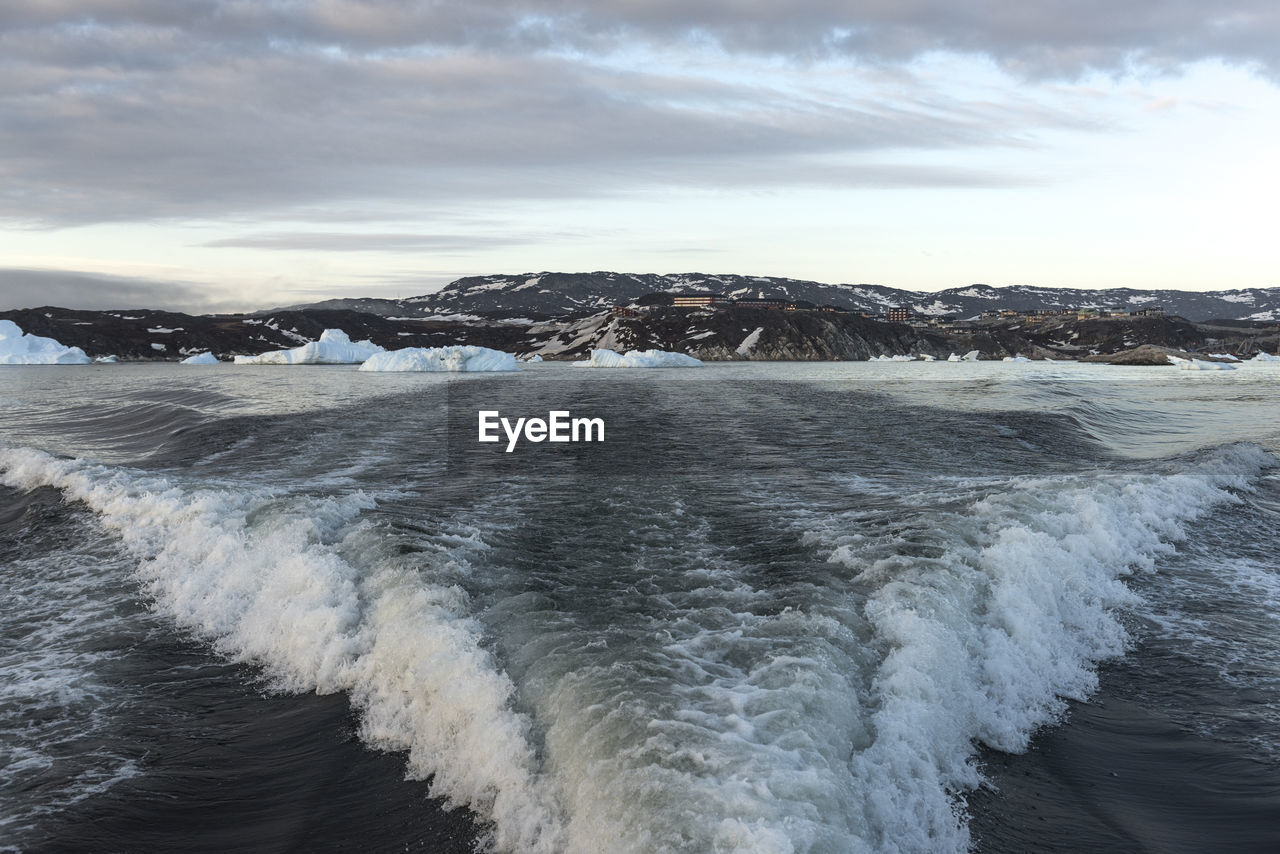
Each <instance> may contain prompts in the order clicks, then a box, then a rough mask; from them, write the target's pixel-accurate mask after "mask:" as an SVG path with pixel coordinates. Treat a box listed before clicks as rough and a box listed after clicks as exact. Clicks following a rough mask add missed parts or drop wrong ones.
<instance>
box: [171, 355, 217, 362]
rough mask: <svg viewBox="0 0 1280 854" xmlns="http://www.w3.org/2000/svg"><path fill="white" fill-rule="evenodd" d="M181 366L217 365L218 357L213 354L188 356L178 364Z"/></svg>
mask: <svg viewBox="0 0 1280 854" xmlns="http://www.w3.org/2000/svg"><path fill="white" fill-rule="evenodd" d="M178 364H179V365H216V364H218V357H217V356H215V355H213V354H212V353H197V354H195V355H194V356H188V357H187V358H185V359H183V360H182V361H181V362H179V363H178Z"/></svg>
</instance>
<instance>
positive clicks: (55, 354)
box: [0, 320, 93, 365]
mask: <svg viewBox="0 0 1280 854" xmlns="http://www.w3.org/2000/svg"><path fill="white" fill-rule="evenodd" d="M92 362H93V360H92V359H90V358H89V357H88V356H86V355H85V353H84V351H83V350H81V349H80V348H79V347H67V346H66V345H64V344H62V343H61V342H58V341H55V340H53V339H52V338H41V337H40V336H39V335H25V334H23V332H22V330H21V329H20V328H19V327H18V324H16V323H14V322H13V321H12V320H0V365H88V364H90V363H92Z"/></svg>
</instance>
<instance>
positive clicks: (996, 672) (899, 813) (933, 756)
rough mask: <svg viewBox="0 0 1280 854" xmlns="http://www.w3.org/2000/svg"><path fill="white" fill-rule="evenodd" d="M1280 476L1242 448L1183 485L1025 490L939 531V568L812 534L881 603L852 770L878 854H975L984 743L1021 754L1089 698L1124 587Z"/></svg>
mask: <svg viewBox="0 0 1280 854" xmlns="http://www.w3.org/2000/svg"><path fill="white" fill-rule="evenodd" d="M1273 462H1274V460H1272V459H1271V458H1270V457H1269V456H1268V455H1266V454H1265V453H1264V452H1263V451H1262V450H1261V449H1258V448H1256V447H1253V446H1239V447H1234V448H1230V449H1226V450H1223V451H1221V452H1220V453H1218V454H1216V455H1215V456H1214V457H1213V458H1211V459H1209V460H1207V461H1206V462H1204V463H1202V464H1201V465H1200V466H1198V467H1196V468H1194V469H1192V470H1190V471H1187V472H1185V473H1182V474H1176V475H1171V476H1159V475H1147V476H1135V475H1127V474H1116V475H1108V474H1103V473H1099V474H1097V475H1091V476H1079V477H1075V478H1054V479H1044V480H1019V481H1013V482H1010V483H1009V484H1007V486H1006V487H1005V488H1004V489H999V490H995V491H993V492H992V493H991V494H990V496H989V497H987V498H983V499H981V500H978V501H976V502H974V503H972V504H971V505H970V506H969V507H968V508H967V509H965V510H964V511H963V512H962V513H959V514H957V515H955V516H954V517H953V518H951V519H946V518H943V519H938V518H936V517H935V518H931V525H933V526H936V527H934V528H931V530H933V531H936V532H937V536H938V537H940V538H942V541H941V545H943V546H944V547H943V548H940V549H939V550H938V554H937V556H935V557H920V556H919V555H915V556H908V555H905V554H903V553H902V549H901V548H900V545H901V543H900V541H898V540H897V539H896V537H889V538H888V539H887V540H886V541H885V542H882V543H879V544H876V543H873V542H869V541H868V540H867V539H866V538H865V537H864V536H863V535H862V534H861V533H860V532H840V531H838V530H832V529H827V530H820V531H817V532H811V536H812V537H813V538H814V540H815V541H817V542H825V543H826V544H827V545H828V547H830V548H831V549H832V551H831V560H832V561H834V562H838V563H841V564H844V565H846V566H847V567H849V568H850V569H852V570H854V571H856V572H857V573H858V575H857V577H856V582H857V583H858V584H859V585H863V586H865V587H866V588H867V589H870V590H873V591H875V592H874V593H872V594H871V596H870V597H869V599H868V600H867V602H866V605H865V608H864V614H865V616H866V618H867V620H868V621H869V623H870V626H871V630H872V633H873V637H874V644H875V645H876V647H877V648H878V649H880V650H883V658H882V660H881V661H880V663H879V665H878V666H877V667H876V670H875V674H874V677H873V678H872V683H871V684H872V686H873V692H874V695H875V697H876V702H875V703H874V706H875V712H874V714H873V715H872V716H871V720H870V728H871V731H872V732H873V733H874V737H873V740H872V742H871V743H870V745H868V746H867V747H866V749H865V750H859V751H855V753H854V754H853V758H852V763H851V766H852V769H853V773H854V776H855V778H856V780H857V784H856V785H857V788H858V790H859V791H862V792H865V793H868V794H867V797H866V799H865V801H864V802H863V804H862V808H863V809H864V811H865V813H866V816H867V824H868V827H869V828H871V829H873V830H874V832H875V836H874V838H873V839H872V840H871V841H872V843H873V844H872V847H873V849H875V850H878V851H956V852H960V851H965V850H966V849H967V848H968V846H969V836H968V830H967V827H966V826H965V825H964V824H963V822H962V820H961V818H960V817H959V815H958V813H957V811H956V802H955V796H956V795H957V794H958V793H960V792H962V791H963V790H965V789H969V788H972V787H974V786H977V785H978V784H979V783H980V782H981V775H980V773H979V770H978V768H976V767H975V765H974V764H973V754H974V744H986V745H989V746H991V747H995V748H997V749H1000V750H1005V751H1013V752H1021V751H1023V750H1025V749H1026V746H1027V742H1028V739H1029V738H1030V736H1031V734H1032V733H1033V732H1034V731H1035V729H1036V728H1037V727H1039V726H1041V725H1043V724H1045V723H1048V722H1050V721H1052V720H1054V719H1055V718H1056V717H1057V716H1058V715H1059V714H1060V713H1061V712H1062V710H1063V708H1064V700H1063V698H1074V699H1083V698H1085V697H1087V696H1088V694H1089V693H1090V692H1091V691H1093V690H1094V689H1095V688H1096V685H1097V676H1096V672H1095V670H1094V666H1095V665H1096V663H1097V662H1098V661H1100V660H1101V659H1103V658H1106V657H1109V656H1114V655H1117V654H1119V653H1121V652H1122V651H1123V650H1124V648H1125V645H1126V643H1127V635H1126V632H1125V629H1124V627H1123V625H1122V623H1121V621H1120V619H1119V618H1118V615H1117V609H1120V608H1124V607H1127V606H1131V605H1133V604H1135V603H1136V602H1137V598H1136V596H1135V595H1134V594H1133V593H1132V592H1131V591H1130V590H1129V588H1128V587H1127V586H1126V585H1125V583H1124V577H1125V576H1126V575H1128V574H1129V573H1130V572H1132V571H1135V570H1149V569H1151V568H1152V567H1153V566H1154V561H1155V559H1156V557H1158V556H1159V555H1161V554H1164V553H1167V552H1168V551H1170V550H1171V548H1172V546H1171V545H1170V544H1171V543H1172V542H1175V541H1177V540H1180V539H1182V538H1183V537H1184V536H1185V535H1186V524H1187V523H1188V522H1190V521H1192V520H1194V519H1196V518H1197V517H1199V516H1200V515H1201V514H1203V513H1205V512H1206V511H1207V510H1209V509H1210V508H1212V507H1214V506H1216V505H1219V504H1222V503H1224V502H1233V501H1235V500H1237V499H1235V498H1234V496H1233V495H1232V494H1231V493H1230V491H1229V490H1230V489H1232V488H1248V487H1249V481H1250V479H1251V478H1252V477H1255V476H1256V474H1257V473H1258V471H1259V470H1260V469H1261V468H1262V467H1263V466H1265V465H1268V464H1271V463H1273ZM948 529H950V530H948Z"/></svg>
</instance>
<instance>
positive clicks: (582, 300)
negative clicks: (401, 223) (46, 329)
mask: <svg viewBox="0 0 1280 854" xmlns="http://www.w3.org/2000/svg"><path fill="white" fill-rule="evenodd" d="M707 291H710V292H714V293H721V294H726V295H729V296H732V297H735V298H761V297H776V298H783V299H789V300H799V301H804V302H809V303H813V304H814V305H836V306H840V307H841V308H847V309H852V310H856V311H861V312H868V313H870V314H881V313H883V312H884V311H885V309H887V308H891V307H898V306H901V307H907V308H910V309H911V310H912V311H914V312H915V313H917V314H921V315H926V316H935V317H936V316H943V315H954V316H957V317H962V318H963V317H973V316H975V315H978V314H980V313H982V312H983V311H987V310H989V309H1001V308H1007V309H1014V310H1019V311H1023V310H1028V309H1048V308H1063V307H1107V306H1124V307H1127V308H1129V309H1136V308H1145V307H1155V308H1163V309H1164V310H1165V312H1166V313H1168V314H1173V315H1178V316H1181V317H1185V318H1187V319H1188V320H1193V321H1197V322H1199V321H1206V320H1210V319H1214V318H1222V319H1241V320H1272V321H1274V320H1280V288H1249V289H1244V290H1233V291H1212V292H1204V293H1193V292H1189V291H1173V290H1133V289H1129V288H1117V289H1111V290H1102V291H1099V290H1080V289H1071V288H1040V287H1031V286H1013V287H1006V288H995V287H990V286H988V285H970V286H967V287H963V288H951V289H950V290H945V291H938V292H929V293H926V292H921V291H906V290H899V289H896V288H886V287H883V286H881V285H847V284H839V285H836V284H824V283H821V282H808V281H802V280H799V279H785V278H777V277H769V276H729V275H724V276H719V275H707V274H703V273H680V274H668V275H658V274H653V273H644V274H632V273H608V272H597V273H524V274H520V275H515V276H506V275H496V276H469V277H467V278H463V279H458V280H457V281H455V282H452V283H450V284H448V285H446V286H445V287H444V289H442V290H441V291H439V292H438V293H434V294H427V295H425V296H420V297H412V298H409V299H404V300H372V299H359V300H329V301H326V302H324V303H317V304H314V305H309V306H298V307H297V308H308V309H318V308H323V309H341V310H350V311H362V312H372V313H376V314H381V315H384V316H389V317H422V316H431V315H450V314H468V315H475V314H496V315H501V316H504V317H509V318H515V317H524V318H530V319H545V318H550V317H563V316H565V315H570V314H591V313H594V312H598V311H603V310H605V309H607V308H609V307H611V306H614V305H625V304H629V303H632V302H634V301H636V300H638V299H640V298H641V297H643V296H645V295H647V294H653V293H667V294H677V293H697V292H707Z"/></svg>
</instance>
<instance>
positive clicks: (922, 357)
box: [920, 353, 935, 362]
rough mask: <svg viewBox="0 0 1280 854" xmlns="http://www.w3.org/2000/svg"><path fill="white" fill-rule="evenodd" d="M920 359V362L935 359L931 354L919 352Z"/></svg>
mask: <svg viewBox="0 0 1280 854" xmlns="http://www.w3.org/2000/svg"><path fill="white" fill-rule="evenodd" d="M920 361H922V362H932V361H935V360H934V358H933V356H931V355H929V354H928V353H921V354H920Z"/></svg>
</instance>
